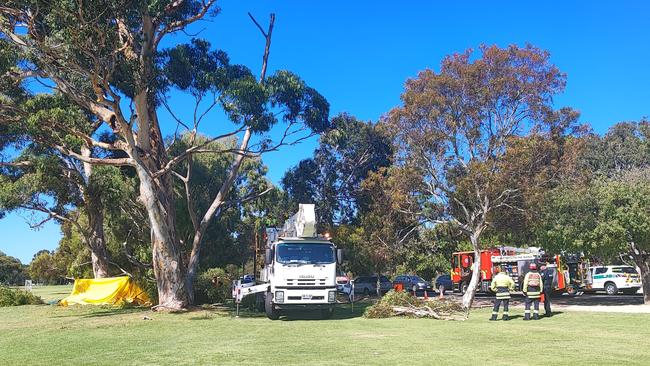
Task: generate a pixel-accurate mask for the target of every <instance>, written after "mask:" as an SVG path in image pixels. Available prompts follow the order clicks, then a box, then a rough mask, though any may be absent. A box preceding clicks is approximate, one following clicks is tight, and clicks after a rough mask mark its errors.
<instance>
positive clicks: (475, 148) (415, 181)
mask: <svg viewBox="0 0 650 366" xmlns="http://www.w3.org/2000/svg"><path fill="white" fill-rule="evenodd" d="M480 51H481V52H480V54H479V55H478V56H477V57H473V56H472V52H471V51H467V52H465V53H462V54H455V55H452V56H448V57H446V58H445V59H444V60H443V61H442V64H441V67H440V71H439V72H436V71H434V70H424V71H422V72H420V73H419V74H418V76H417V77H416V78H413V79H410V80H408V81H407V82H406V86H405V91H404V93H403V94H402V96H401V99H402V104H401V105H400V106H398V107H397V108H395V109H393V110H392V111H391V112H390V114H389V116H388V117H387V121H386V123H388V124H389V125H390V126H392V128H393V131H394V134H395V142H396V145H397V148H398V151H397V154H396V156H397V159H396V163H397V167H398V169H399V170H401V171H402V173H399V174H395V175H397V176H402V177H403V179H400V181H401V183H400V184H398V187H404V188H403V189H404V191H405V194H404V196H405V197H406V198H407V199H406V200H404V202H403V204H402V207H401V208H400V210H402V211H404V212H408V213H411V214H413V215H415V216H418V217H421V218H423V219H424V220H425V221H427V222H428V223H430V224H438V223H453V224H455V226H456V227H457V228H458V229H460V231H461V232H462V233H463V234H464V235H465V237H466V238H467V239H468V240H469V241H470V242H471V244H472V248H473V250H474V253H475V262H474V268H473V272H472V278H471V281H470V283H469V286H468V291H467V292H466V293H465V295H464V297H463V307H464V308H465V309H466V311H468V312H469V309H470V307H471V305H472V302H473V299H474V295H475V291H476V288H477V286H478V284H479V281H480V261H481V256H480V255H479V253H480V251H481V249H482V236H483V234H484V232H485V230H486V229H487V228H488V227H489V226H490V224H491V222H490V213H491V212H493V211H494V210H496V209H498V208H501V207H505V206H508V205H510V206H512V205H515V204H516V201H514V200H513V198H514V197H516V196H517V195H518V194H519V192H518V189H517V187H513V186H511V185H509V184H505V185H503V184H497V183H498V182H497V181H498V178H499V177H500V172H501V171H502V170H503V168H504V166H503V160H504V159H503V157H504V155H505V153H506V150H507V148H508V146H509V144H510V143H511V140H512V139H513V138H515V137H517V136H521V135H523V134H525V133H526V132H527V131H529V130H531V129H533V128H534V127H535V126H536V125H539V124H540V123H542V122H543V121H544V118H545V116H547V115H548V114H549V113H551V112H550V111H551V110H552V98H553V95H555V94H557V93H559V92H560V91H562V90H563V88H564V85H565V76H564V74H562V73H561V72H560V70H558V68H557V67H555V66H554V65H553V64H551V63H550V56H549V54H548V52H545V51H543V50H540V49H538V48H535V47H533V46H530V45H528V46H525V47H517V46H509V47H507V48H504V49H501V48H498V47H496V46H491V47H487V46H482V47H481V50H480Z"/></svg>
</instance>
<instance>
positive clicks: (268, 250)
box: [264, 248, 273, 266]
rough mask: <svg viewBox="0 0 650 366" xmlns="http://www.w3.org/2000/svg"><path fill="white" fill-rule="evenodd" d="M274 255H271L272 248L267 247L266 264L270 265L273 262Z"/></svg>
mask: <svg viewBox="0 0 650 366" xmlns="http://www.w3.org/2000/svg"><path fill="white" fill-rule="evenodd" d="M272 257H273V256H272V255H271V249H269V248H267V249H266V250H264V265H266V266H268V265H269V264H271V261H272V259H273V258H272Z"/></svg>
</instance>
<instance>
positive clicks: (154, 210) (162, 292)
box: [136, 166, 190, 310]
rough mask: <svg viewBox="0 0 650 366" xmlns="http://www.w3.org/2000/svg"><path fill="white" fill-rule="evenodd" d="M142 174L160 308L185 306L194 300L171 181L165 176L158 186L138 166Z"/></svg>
mask: <svg viewBox="0 0 650 366" xmlns="http://www.w3.org/2000/svg"><path fill="white" fill-rule="evenodd" d="M136 170H137V172H138V177H139V178H140V199H141V200H142V201H143V203H144V205H145V208H146V209H147V213H148V216H149V223H150V225H151V245H152V255H153V269H154V275H155V277H156V285H157V288H158V306H157V307H158V308H159V309H168V310H181V309H184V308H186V307H187V306H188V305H189V304H190V301H189V300H190V297H189V293H188V289H187V287H186V286H185V276H184V274H185V270H184V267H183V261H182V250H181V245H180V242H179V241H178V240H177V238H176V227H175V210H174V199H173V192H172V190H171V188H170V187H171V182H169V180H168V179H165V177H163V178H161V179H160V181H159V183H162V184H165V185H166V184H169V185H166V186H165V187H157V188H158V189H157V190H156V185H155V182H154V181H153V179H152V178H151V176H150V175H149V174H148V172H147V170H146V169H145V168H143V167H141V166H138V167H137V169H136Z"/></svg>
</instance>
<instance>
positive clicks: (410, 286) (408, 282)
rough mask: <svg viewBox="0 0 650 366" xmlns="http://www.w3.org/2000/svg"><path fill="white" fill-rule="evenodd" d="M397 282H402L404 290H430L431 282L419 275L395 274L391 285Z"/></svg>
mask: <svg viewBox="0 0 650 366" xmlns="http://www.w3.org/2000/svg"><path fill="white" fill-rule="evenodd" d="M397 284H402V288H403V289H404V290H406V291H419V290H431V282H429V281H426V280H424V279H423V278H422V277H420V276H414V275H401V276H397V277H395V280H393V286H394V285H397Z"/></svg>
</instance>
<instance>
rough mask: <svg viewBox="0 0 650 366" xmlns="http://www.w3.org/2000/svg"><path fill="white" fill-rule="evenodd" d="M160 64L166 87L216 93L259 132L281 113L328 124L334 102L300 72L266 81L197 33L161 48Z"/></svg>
mask: <svg viewBox="0 0 650 366" xmlns="http://www.w3.org/2000/svg"><path fill="white" fill-rule="evenodd" d="M158 64H159V67H160V69H161V73H162V75H163V78H164V82H163V85H164V88H166V87H171V86H173V87H175V88H178V89H180V90H184V91H188V92H189V93H190V94H192V95H194V96H195V97H197V98H203V97H205V96H206V95H208V94H212V95H213V96H214V98H217V99H218V101H219V103H220V104H221V107H222V108H223V110H224V112H225V113H226V114H227V116H228V118H229V119H230V120H231V121H232V122H233V123H235V124H238V125H246V126H248V127H250V128H251V129H252V130H253V131H254V132H258V133H261V132H267V131H269V130H270V129H271V128H272V127H273V126H274V125H275V124H276V123H278V119H277V118H276V113H277V114H279V115H281V116H282V120H283V121H284V122H285V123H304V124H305V126H306V127H307V128H309V129H311V130H312V131H313V132H316V133H319V132H323V131H325V130H326V129H327V128H328V126H329V122H328V116H329V103H327V101H326V100H325V98H324V97H323V96H322V95H320V94H319V93H318V92H317V91H316V90H315V89H313V88H311V87H309V86H307V85H306V84H305V82H304V81H302V80H301V79H300V78H299V77H298V76H297V75H295V74H293V73H291V72H288V71H278V72H277V73H276V74H274V75H271V76H269V77H268V78H267V79H266V80H265V81H264V82H263V83H260V82H259V81H258V80H257V79H256V77H255V76H254V75H253V73H252V72H251V71H250V70H249V69H248V68H247V67H245V66H241V65H231V64H230V60H229V58H228V56H227V55H226V53H225V52H223V51H220V50H217V51H212V50H210V43H209V42H207V41H205V40H199V39H193V40H192V41H191V43H190V44H181V45H178V46H176V47H174V48H171V49H167V50H165V51H163V52H161V55H160V57H159V59H158Z"/></svg>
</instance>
